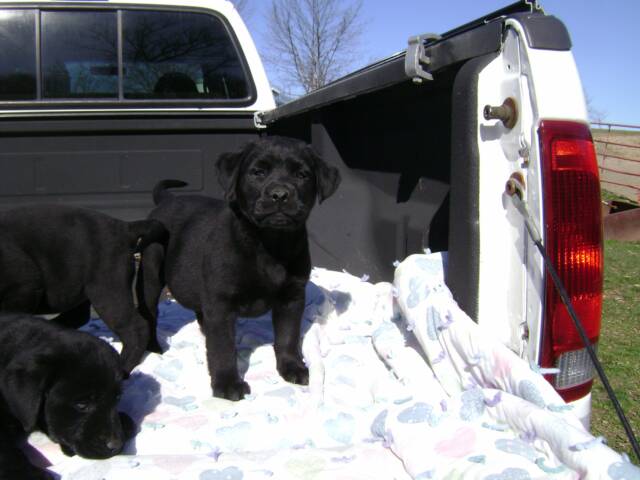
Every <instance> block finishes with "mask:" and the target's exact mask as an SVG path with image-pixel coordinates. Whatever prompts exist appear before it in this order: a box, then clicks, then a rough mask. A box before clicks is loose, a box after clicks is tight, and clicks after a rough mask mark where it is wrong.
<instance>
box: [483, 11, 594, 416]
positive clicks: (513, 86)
mask: <svg viewBox="0 0 640 480" xmlns="http://www.w3.org/2000/svg"><path fill="white" fill-rule="evenodd" d="M506 25H507V33H506V35H505V40H504V44H503V49H502V52H501V54H500V55H499V56H498V57H497V58H496V59H495V60H494V61H492V62H491V63H490V64H489V65H488V66H487V67H486V68H485V69H484V71H483V72H482V73H481V74H480V78H479V86H478V99H479V100H478V106H477V108H478V118H479V119H480V122H479V129H478V145H479V150H480V157H481V162H480V199H479V201H480V232H481V233H480V252H481V254H480V281H479V296H478V298H479V306H478V322H479V323H480V325H482V326H483V327H484V328H486V329H487V330H488V331H491V333H492V335H494V336H495V337H496V338H498V339H499V340H500V341H501V342H503V343H504V344H505V345H507V346H508V347H509V348H510V349H512V350H513V351H515V352H517V353H518V354H519V355H520V356H521V357H522V358H524V359H525V360H527V361H529V362H530V363H531V364H532V365H535V364H537V362H538V360H539V357H540V343H541V334H542V332H541V328H542V317H543V308H544V264H543V260H542V257H541V255H540V254H539V253H538V251H537V250H536V248H535V246H534V244H533V242H532V241H531V238H530V237H529V235H528V232H527V229H526V227H525V225H524V222H523V219H522V217H521V215H520V213H519V212H518V211H517V210H516V209H515V208H514V206H513V204H512V202H511V200H510V198H509V197H508V196H507V195H506V194H505V184H506V181H507V180H508V179H509V177H510V175H511V174H513V173H514V172H520V173H522V174H523V177H524V179H525V185H526V195H527V198H526V200H527V203H528V206H529V210H530V212H531V215H532V216H533V217H534V221H535V223H536V224H537V225H538V226H539V229H541V226H542V225H544V217H543V190H542V188H543V185H542V173H541V159H540V152H539V143H538V135H537V130H538V126H539V123H540V121H541V120H542V119H554V120H569V121H577V122H582V123H588V121H587V111H586V104H585V100H584V94H583V90H582V85H581V82H580V77H579V74H578V71H577V68H576V64H575V61H574V59H573V55H572V53H571V51H554V50H538V49H532V48H530V47H529V46H528V44H527V42H526V41H525V40H524V38H525V34H524V32H523V30H522V27H521V26H520V24H519V23H518V22H517V21H515V20H513V19H509V20H507V22H506ZM507 97H512V98H514V99H515V100H516V104H517V106H518V122H517V123H516V125H515V126H514V128H513V129H511V130H509V129H507V128H506V127H505V126H504V125H503V124H502V123H501V122H500V121H499V120H485V119H484V118H483V107H484V106H485V105H500V104H501V102H502V101H503V100H504V99H505V98H507ZM541 233H543V232H542V230H541ZM505 322H506V324H505ZM573 405H574V409H575V411H576V414H577V415H578V417H579V418H580V419H581V421H582V422H583V424H585V426H587V427H588V425H589V415H590V410H591V395H588V396H586V397H584V398H582V399H580V400H579V401H577V402H574V403H573Z"/></svg>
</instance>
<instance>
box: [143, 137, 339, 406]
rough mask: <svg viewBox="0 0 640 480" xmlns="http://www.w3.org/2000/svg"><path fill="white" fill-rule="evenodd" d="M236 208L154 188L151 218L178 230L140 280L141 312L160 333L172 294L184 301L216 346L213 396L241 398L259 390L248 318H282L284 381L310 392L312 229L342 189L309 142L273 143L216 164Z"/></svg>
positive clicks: (212, 350)
mask: <svg viewBox="0 0 640 480" xmlns="http://www.w3.org/2000/svg"><path fill="white" fill-rule="evenodd" d="M216 167H217V170H218V175H219V180H220V183H221V185H222V187H223V189H224V191H225V198H226V202H223V201H221V200H216V199H212V198H208V197H203V196H197V195H188V196H173V195H171V194H170V193H169V192H167V191H166V188H168V187H180V186H184V185H186V184H185V183H184V182H181V181H177V180H165V181H163V182H160V183H159V184H158V185H157V186H156V188H155V189H154V201H155V203H156V204H157V205H158V207H157V208H156V209H155V210H153V211H152V212H151V215H150V218H153V219H157V220H159V221H161V222H162V223H163V224H164V225H165V226H166V228H167V229H168V230H169V240H168V242H167V243H166V244H165V245H164V246H161V245H159V244H152V245H150V246H149V247H148V248H147V249H146V250H145V251H144V254H143V260H142V264H141V267H140V271H139V275H138V284H137V287H138V298H139V299H140V308H141V313H142V314H143V315H144V316H145V317H147V318H148V319H149V321H150V322H151V324H152V326H153V327H154V328H155V322H156V318H157V305H158V298H159V295H160V293H161V290H162V288H163V287H164V286H165V284H166V285H168V286H169V289H170V290H171V293H172V294H173V296H174V297H175V298H176V300H177V301H178V302H180V303H181V304H182V305H184V306H185V307H187V308H190V309H192V310H194V311H195V312H196V316H197V319H198V321H199V322H200V325H201V328H202V331H203V333H204V335H205V338H206V347H207V363H208V367H209V374H210V376H211V386H212V389H213V395H214V396H216V397H222V398H227V399H230V400H239V399H241V398H243V397H244V395H245V394H247V393H249V392H250V389H249V385H248V384H247V383H246V382H245V381H244V380H243V379H242V378H240V375H239V373H238V368H237V365H236V361H237V358H236V347H235V323H236V319H237V317H238V316H257V315H261V314H263V313H265V312H267V311H269V310H271V312H272V316H273V327H274V334H275V343H274V349H275V354H276V360H277V369H278V372H279V373H280V375H282V377H283V378H284V379H285V380H287V381H289V382H294V383H299V384H305V385H306V384H307V383H308V381H309V372H308V370H307V368H306V366H305V365H304V362H303V360H302V355H301V353H300V345H299V343H300V324H301V321H302V314H303V310H304V305H305V303H304V302H305V285H306V283H307V281H308V279H309V273H310V271H311V260H310V256H309V245H308V240H307V231H306V227H305V222H306V220H307V217H308V216H309V213H310V212H311V209H312V207H313V206H314V204H315V202H316V199H318V200H319V201H320V202H322V201H323V200H324V199H326V198H327V197H329V196H330V195H332V194H333V193H334V192H335V190H336V188H337V187H338V185H339V183H340V175H339V172H338V170H337V169H336V168H334V167H330V166H328V165H327V164H326V163H325V162H324V161H323V160H322V159H321V158H320V157H319V156H318V155H317V154H316V153H314V151H313V150H312V149H311V147H310V146H309V145H307V144H305V143H303V142H301V141H299V140H295V139H291V138H285V137H269V138H263V139H259V140H255V141H253V142H250V143H248V144H247V145H246V146H245V147H244V148H243V149H242V150H241V151H240V152H239V153H228V154H223V155H222V156H221V157H220V158H219V159H218V161H217V164H216Z"/></svg>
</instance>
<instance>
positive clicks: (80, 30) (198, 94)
mask: <svg viewBox="0 0 640 480" xmlns="http://www.w3.org/2000/svg"><path fill="white" fill-rule="evenodd" d="M119 32H120V33H119ZM0 44H2V45H3V48H2V49H0V102H7V101H11V102H16V101H30V102H34V101H36V102H38V101H42V102H51V101H62V102H64V101H78V100H89V101H91V100H93V101H113V102H138V101H153V100H194V99H203V100H212V101H215V100H223V101H224V100H243V99H244V100H246V99H248V98H249V97H250V94H251V89H250V87H249V82H248V79H247V75H246V70H245V68H244V66H243V62H242V59H241V57H240V55H239V53H238V50H237V48H236V46H235V44H234V42H233V39H232V36H231V35H230V33H229V31H228V29H227V28H226V26H225V24H224V23H223V22H222V20H221V19H220V18H218V17H216V16H214V15H210V14H206V13H200V12H177V11H150V10H125V9H123V10H119V11H117V10H85V9H83V10H68V9H57V10H54V9H46V8H42V9H24V10H19V9H15V10H2V11H0Z"/></svg>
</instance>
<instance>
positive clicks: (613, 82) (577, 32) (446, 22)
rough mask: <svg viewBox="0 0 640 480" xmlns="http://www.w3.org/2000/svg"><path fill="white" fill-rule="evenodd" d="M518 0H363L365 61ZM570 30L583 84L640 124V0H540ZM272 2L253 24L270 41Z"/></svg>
mask: <svg viewBox="0 0 640 480" xmlns="http://www.w3.org/2000/svg"><path fill="white" fill-rule="evenodd" d="M510 3H513V0H445V1H443V0H396V1H383V0H363V9H362V16H363V20H364V21H365V29H364V31H363V34H362V37H361V45H360V51H361V57H362V61H361V62H359V63H358V64H357V65H356V64H354V68H355V67H356V66H362V65H364V64H367V63H371V62H372V61H375V60H377V59H381V58H384V57H387V56H389V55H391V54H393V53H395V52H398V51H400V50H403V49H405V47H406V41H407V38H408V37H409V36H411V35H416V34H419V33H426V32H435V33H443V32H445V31H447V30H450V29H452V28H454V27H457V26H460V25H462V24H464V23H466V22H468V21H470V20H474V19H476V18H478V17H481V16H482V15H484V14H486V13H490V12H492V11H494V10H497V9H499V8H501V7H504V6H506V5H509V4H510ZM539 3H540V4H541V5H542V7H543V8H544V9H545V11H546V12H547V13H548V14H551V15H555V16H556V17H558V18H560V19H561V20H562V21H563V22H564V24H565V25H566V26H567V28H568V30H569V34H570V35H571V39H572V42H573V54H574V57H575V59H576V63H577V65H578V69H579V71H580V75H581V78H582V84H583V87H584V89H585V91H586V93H587V95H588V96H589V97H590V99H591V104H592V106H593V108H594V109H595V110H598V111H600V112H601V113H602V114H603V115H604V118H605V120H606V121H607V122H612V123H622V124H633V125H640V94H638V88H637V85H638V84H639V83H640V61H639V60H640V0H608V1H606V2H605V1H603V0H599V1H598V0H540V2H539ZM266 5H267V2H265V1H264V0H250V1H249V5H248V7H249V8H248V9H247V10H248V11H247V14H246V16H247V19H246V20H247V24H248V25H249V28H250V30H252V32H255V33H254V39H255V41H256V43H257V45H258V49H259V50H262V49H263V48H264V45H265V43H266V42H265V38H264V37H265V34H264V32H265V21H264V19H265V18H266V10H260V9H265V8H266Z"/></svg>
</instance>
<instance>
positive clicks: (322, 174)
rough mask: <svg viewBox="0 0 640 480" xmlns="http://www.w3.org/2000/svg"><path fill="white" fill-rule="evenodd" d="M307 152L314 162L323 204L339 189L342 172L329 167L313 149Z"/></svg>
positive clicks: (319, 200)
mask: <svg viewBox="0 0 640 480" xmlns="http://www.w3.org/2000/svg"><path fill="white" fill-rule="evenodd" d="M307 151H308V153H309V155H310V157H311V159H312V161H313V166H314V168H313V169H314V173H315V175H316V188H317V190H318V202H319V203H322V202H323V201H324V200H325V199H327V198H329V197H330V196H331V195H333V194H334V193H335V191H336V190H337V189H338V186H339V185H340V180H341V179H340V172H339V171H338V169H337V168H336V167H332V166H330V165H328V164H327V163H326V162H325V161H324V160H323V159H322V158H321V157H320V155H318V154H317V153H316V152H315V151H314V150H313V149H312V148H311V147H307Z"/></svg>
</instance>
